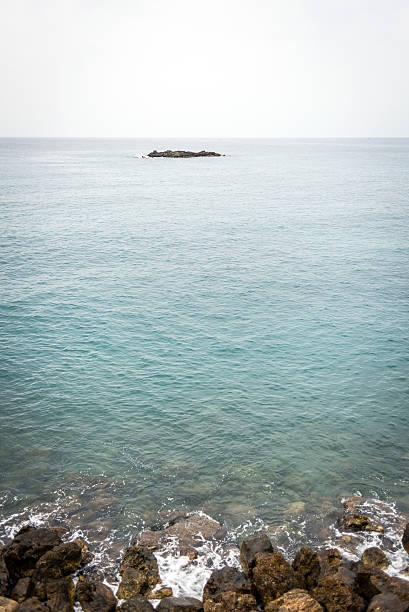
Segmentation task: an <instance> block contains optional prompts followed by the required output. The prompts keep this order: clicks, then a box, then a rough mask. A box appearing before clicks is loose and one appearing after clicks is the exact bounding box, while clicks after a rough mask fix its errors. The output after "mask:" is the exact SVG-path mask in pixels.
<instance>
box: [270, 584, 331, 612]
mask: <svg viewBox="0 0 409 612" xmlns="http://www.w3.org/2000/svg"><path fill="white" fill-rule="evenodd" d="M265 612H323V608H322V606H320V604H319V603H318V601H316V600H315V599H313V598H312V597H311V595H310V594H309V593H308V591H304V590H303V589H293V590H292V591H288V592H287V593H284V595H282V596H281V597H279V598H278V599H275V600H274V601H270V603H268V604H267V605H266V607H265Z"/></svg>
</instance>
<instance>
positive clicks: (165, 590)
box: [148, 587, 173, 599]
mask: <svg viewBox="0 0 409 612" xmlns="http://www.w3.org/2000/svg"><path fill="white" fill-rule="evenodd" d="M164 597H173V591H172V589H171V588H170V587H162V588H161V589H158V590H157V591H151V592H150V593H149V595H148V599H163V598H164Z"/></svg>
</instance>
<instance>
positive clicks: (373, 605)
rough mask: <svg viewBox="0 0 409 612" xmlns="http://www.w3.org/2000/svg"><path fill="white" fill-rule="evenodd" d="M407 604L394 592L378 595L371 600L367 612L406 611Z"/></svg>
mask: <svg viewBox="0 0 409 612" xmlns="http://www.w3.org/2000/svg"><path fill="white" fill-rule="evenodd" d="M405 610H407V608H406V606H404V605H403V603H402V602H401V601H400V600H399V598H398V597H397V596H396V595H393V594H392V593H385V594H384V595H376V596H375V597H374V598H373V599H371V601H370V602H369V606H368V608H367V612H405Z"/></svg>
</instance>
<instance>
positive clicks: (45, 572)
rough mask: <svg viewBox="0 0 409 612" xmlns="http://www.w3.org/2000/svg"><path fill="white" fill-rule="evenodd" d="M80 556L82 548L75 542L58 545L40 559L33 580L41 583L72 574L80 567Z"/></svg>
mask: <svg viewBox="0 0 409 612" xmlns="http://www.w3.org/2000/svg"><path fill="white" fill-rule="evenodd" d="M82 555H83V551H82V548H80V546H78V544H76V543H75V542H67V543H65V544H60V545H59V546H56V547H55V548H53V549H52V550H49V551H48V552H46V553H45V554H44V555H42V556H41V557H40V559H39V560H38V561H37V563H36V568H35V571H34V574H33V578H34V580H38V581H42V580H45V579H46V580H49V579H51V578H61V577H62V576H67V575H68V574H72V573H73V572H75V571H76V570H77V569H78V568H79V567H80V565H81V560H82Z"/></svg>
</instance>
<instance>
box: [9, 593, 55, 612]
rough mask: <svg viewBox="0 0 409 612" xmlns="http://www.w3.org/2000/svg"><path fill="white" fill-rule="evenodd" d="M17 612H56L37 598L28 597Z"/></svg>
mask: <svg viewBox="0 0 409 612" xmlns="http://www.w3.org/2000/svg"><path fill="white" fill-rule="evenodd" d="M18 612H56V611H55V610H51V608H50V607H49V606H48V605H47V604H46V603H42V602H41V601H40V600H39V599H38V598H37V597H30V598H29V599H26V601H23V603H22V604H20V606H19V607H18Z"/></svg>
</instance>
